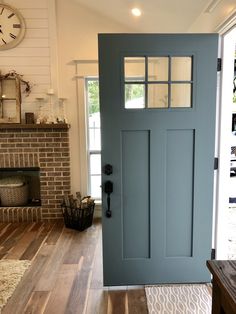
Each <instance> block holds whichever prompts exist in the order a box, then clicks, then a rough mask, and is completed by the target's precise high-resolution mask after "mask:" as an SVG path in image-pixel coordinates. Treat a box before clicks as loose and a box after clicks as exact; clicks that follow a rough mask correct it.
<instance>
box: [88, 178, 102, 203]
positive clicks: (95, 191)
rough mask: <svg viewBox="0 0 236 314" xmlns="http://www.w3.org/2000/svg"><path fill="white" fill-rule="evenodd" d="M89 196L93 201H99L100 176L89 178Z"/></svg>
mask: <svg viewBox="0 0 236 314" xmlns="http://www.w3.org/2000/svg"><path fill="white" fill-rule="evenodd" d="M90 184H91V188H90V191H91V196H92V197H93V198H95V199H101V176H100V175H99V176H91V180H90Z"/></svg>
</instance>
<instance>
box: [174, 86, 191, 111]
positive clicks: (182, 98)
mask: <svg viewBox="0 0 236 314" xmlns="http://www.w3.org/2000/svg"><path fill="white" fill-rule="evenodd" d="M191 94H192V93H191V84H172V85H171V107H191Z"/></svg>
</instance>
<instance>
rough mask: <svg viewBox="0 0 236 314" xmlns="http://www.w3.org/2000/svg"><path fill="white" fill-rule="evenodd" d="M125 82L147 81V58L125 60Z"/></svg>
mask: <svg viewBox="0 0 236 314" xmlns="http://www.w3.org/2000/svg"><path fill="white" fill-rule="evenodd" d="M124 65H125V69H124V71H125V82H127V81H128V82H134V81H135V82H137V81H144V80H145V58H140V57H135V58H125V60H124Z"/></svg>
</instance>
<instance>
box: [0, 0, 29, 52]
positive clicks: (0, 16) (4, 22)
mask: <svg viewBox="0 0 236 314" xmlns="http://www.w3.org/2000/svg"><path fill="white" fill-rule="evenodd" d="M24 34H25V21H24V18H23V17H22V15H21V13H20V12H19V11H18V10H17V9H15V8H13V7H11V6H9V5H7V4H3V3H0V51H1V50H5V49H11V48H13V47H15V46H17V45H18V44H19V43H20V42H21V41H22V39H23V38H24Z"/></svg>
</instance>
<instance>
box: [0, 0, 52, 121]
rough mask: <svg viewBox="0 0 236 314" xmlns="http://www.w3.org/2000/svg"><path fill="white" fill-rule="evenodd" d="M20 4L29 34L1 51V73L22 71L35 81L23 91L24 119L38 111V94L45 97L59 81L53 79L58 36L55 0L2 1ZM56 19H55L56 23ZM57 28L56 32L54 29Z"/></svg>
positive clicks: (12, 4)
mask: <svg viewBox="0 0 236 314" xmlns="http://www.w3.org/2000/svg"><path fill="white" fill-rule="evenodd" d="M0 2H3V3H5V4H9V5H11V6H14V7H15V8H17V9H18V10H19V11H20V12H21V14H22V15H23V17H24V19H25V22H26V34H25V38H24V39H23V41H22V42H21V43H20V44H19V45H18V46H17V47H15V48H12V49H9V50H4V51H0V71H1V72H2V74H4V73H7V72H8V71H9V70H15V71H17V72H18V73H20V74H23V78H24V79H25V80H26V81H30V82H31V83H32V84H33V89H32V92H31V94H30V95H29V96H28V97H25V95H24V93H23V94H22V115H21V116H22V120H24V116H25V114H24V113H25V112H34V113H35V114H36V115H37V112H38V109H39V104H38V102H37V101H36V97H46V100H45V103H47V95H46V92H47V90H48V88H50V87H53V88H54V89H55V91H56V90H57V89H56V85H57V83H56V82H55V80H54V81H53V79H54V77H55V75H53V72H55V69H53V66H52V64H53V65H55V64H56V62H55V61H56V60H52V58H55V56H56V53H55V49H56V44H55V45H54V46H53V47H52V44H53V43H56V38H53V40H52V34H54V33H55V25H56V24H55V23H56V22H55V21H52V20H51V16H52V11H53V10H54V9H55V3H54V0H40V1H36V0H7V1H0ZM54 22H55V23H54ZM53 32H54V33H53Z"/></svg>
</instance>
